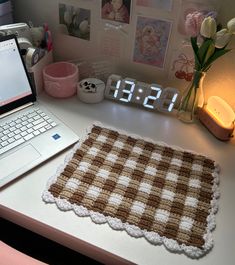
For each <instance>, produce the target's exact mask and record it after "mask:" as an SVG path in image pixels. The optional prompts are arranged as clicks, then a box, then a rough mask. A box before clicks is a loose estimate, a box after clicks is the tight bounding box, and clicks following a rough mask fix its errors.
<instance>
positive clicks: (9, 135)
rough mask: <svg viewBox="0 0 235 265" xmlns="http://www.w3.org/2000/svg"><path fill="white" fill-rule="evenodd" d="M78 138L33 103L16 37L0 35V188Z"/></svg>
mask: <svg viewBox="0 0 235 265" xmlns="http://www.w3.org/2000/svg"><path fill="white" fill-rule="evenodd" d="M78 140H79V138H78V136H77V135H76V134H75V133H74V132H73V131H72V130H71V129H70V128H68V127H67V126H66V125H65V124H63V123H62V122H61V121H60V120H59V119H58V118H56V117H55V116H54V115H53V114H52V113H50V112H49V111H48V110H46V109H45V108H44V107H43V106H42V105H40V104H39V103H38V102H36V95H35V93H34V92H33V89H32V87H31V85H30V82H29V78H28V74H27V71H26V68H25V65H24V62H23V59H22V57H21V55H20V49H19V45H18V43H17V39H16V37H15V36H13V35H9V36H4V37H0V187H2V186H4V185H5V184H7V183H9V182H10V181H12V180H14V179H16V178H17V177H19V176H20V175H22V174H23V173H25V172H27V171H28V170H30V169H32V168H33V167H35V166H37V165H39V164H40V163H42V162H44V161H45V160H47V159H48V158H50V157H52V156H53V155H55V154H56V153H58V152H60V151H62V150H63V149H65V148H66V147H68V146H70V145H72V144H74V143H75V142H77V141H78Z"/></svg>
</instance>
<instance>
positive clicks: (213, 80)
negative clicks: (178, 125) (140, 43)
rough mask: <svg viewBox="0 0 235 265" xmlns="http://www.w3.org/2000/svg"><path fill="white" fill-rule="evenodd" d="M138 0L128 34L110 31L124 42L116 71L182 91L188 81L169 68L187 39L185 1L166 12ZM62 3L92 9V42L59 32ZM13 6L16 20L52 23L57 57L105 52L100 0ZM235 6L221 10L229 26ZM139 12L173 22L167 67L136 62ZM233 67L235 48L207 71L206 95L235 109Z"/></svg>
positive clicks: (30, 1)
mask: <svg viewBox="0 0 235 265" xmlns="http://www.w3.org/2000/svg"><path fill="white" fill-rule="evenodd" d="M135 1H136V0H132V11H133V12H132V17H131V23H130V24H129V25H126V26H124V27H123V30H124V33H123V31H120V30H109V32H108V34H109V36H110V38H112V36H113V38H117V40H118V41H119V42H120V43H121V44H122V46H121V47H122V48H121V49H120V55H119V56H117V57H115V56H113V57H112V63H114V66H115V68H114V69H115V70H114V71H115V72H117V73H119V74H121V75H123V77H126V76H128V77H133V78H136V79H137V80H139V81H145V82H147V83H151V82H157V83H159V84H161V85H163V86H175V87H177V88H178V89H180V90H181V91H182V90H183V89H184V88H185V87H186V85H187V83H186V82H182V81H179V80H177V79H175V78H172V76H171V75H169V71H170V69H171V66H172V65H171V63H172V56H173V54H174V51H175V50H177V49H178V47H179V46H180V45H182V41H183V40H184V39H185V36H182V35H180V34H178V32H177V23H178V21H179V20H180V19H181V17H180V16H181V13H180V10H181V5H182V3H183V1H184V0H173V9H172V12H164V11H162V10H157V9H151V8H138V7H136V6H135ZM190 1H192V0H190ZM195 1H197V2H202V3H205V2H206V0H204V1H203V0H195ZM208 1H210V3H211V2H213V4H216V7H217V8H218V7H219V5H218V3H217V2H220V1H219V0H218V1H217V2H216V0H208ZM59 3H65V4H68V5H74V6H78V7H81V8H87V9H90V10H91V33H90V34H91V35H90V36H91V37H90V41H86V40H81V39H78V38H75V37H72V36H67V35H64V34H61V33H60V32H59V29H58V28H59V14H58V6H59ZM13 5H14V17H15V21H16V22H23V21H24V22H27V21H29V20H31V21H32V22H33V23H34V25H35V26H38V25H41V24H43V23H44V22H47V23H48V24H49V27H50V29H51V31H52V34H53V42H54V57H55V60H71V59H86V58H95V57H97V55H99V54H100V53H101V49H102V47H101V46H102V41H101V38H102V36H103V35H102V34H104V32H105V30H104V28H105V21H104V20H101V19H100V7H101V1H100V0H77V1H75V0H61V1H58V0H50V1H48V0H40V1H39V0H13ZM234 9H235V1H234V0H223V5H222V6H221V7H220V9H218V10H219V15H218V18H219V21H221V23H222V24H224V25H225V24H226V22H227V21H228V20H229V19H231V18H232V17H234V16H235V14H234V12H233V10H234ZM136 15H143V16H149V17H152V18H159V19H161V18H162V19H166V20H170V21H173V27H172V32H171V33H172V34H171V37H170V42H169V46H168V50H167V57H166V60H165V68H164V69H159V68H157V67H153V66H149V65H145V64H140V63H133V62H132V55H133V45H134V37H135V28H136V21H137V16H136ZM105 34H106V33H105ZM105 36H107V35H105ZM230 46H231V48H235V37H234V38H233V41H232V42H231V44H230ZM110 58H111V57H110ZM233 69H235V50H232V51H231V52H229V53H228V54H226V55H225V56H223V57H222V58H220V59H218V60H217V61H216V63H214V64H213V66H212V68H211V69H210V71H209V72H208V74H207V77H206V80H205V83H204V84H205V86H204V87H205V96H206V98H208V97H209V96H210V95H219V96H221V97H222V98H223V99H225V100H226V101H227V102H228V103H229V104H230V105H231V106H232V107H233V109H234V110H235V75H234V70H233Z"/></svg>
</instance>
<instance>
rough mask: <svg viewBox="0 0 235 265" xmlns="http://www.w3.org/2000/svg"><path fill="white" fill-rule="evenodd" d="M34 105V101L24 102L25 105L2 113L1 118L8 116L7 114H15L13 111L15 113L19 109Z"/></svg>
mask: <svg viewBox="0 0 235 265" xmlns="http://www.w3.org/2000/svg"><path fill="white" fill-rule="evenodd" d="M32 105H33V102H29V103H27V104H24V105H22V106H20V107H18V108H16V109H13V110H11V111H8V112H6V113H3V114H2V115H0V118H1V119H2V118H4V117H6V116H8V115H11V114H13V113H15V112H17V111H20V110H22V109H25V108H28V107H30V106H32Z"/></svg>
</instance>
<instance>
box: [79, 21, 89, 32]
mask: <svg viewBox="0 0 235 265" xmlns="http://www.w3.org/2000/svg"><path fill="white" fill-rule="evenodd" d="M79 29H80V31H81V32H82V33H87V32H88V31H89V23H88V21H87V20H83V21H82V22H81V23H80V25H79Z"/></svg>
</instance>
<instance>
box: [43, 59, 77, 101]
mask: <svg viewBox="0 0 235 265" xmlns="http://www.w3.org/2000/svg"><path fill="white" fill-rule="evenodd" d="M43 80H44V89H45V91H46V93H47V94H49V95H50V96H52V97H55V98H68V97H71V96H73V95H75V94H76V91H77V82H78V68H77V66H76V65H75V64H73V63H69V62H57V63H52V64H49V65H47V66H45V67H44V68H43Z"/></svg>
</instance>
